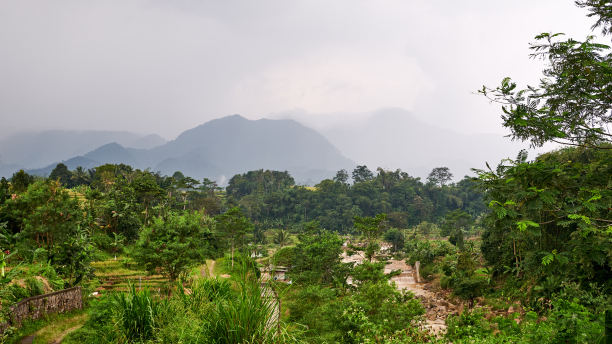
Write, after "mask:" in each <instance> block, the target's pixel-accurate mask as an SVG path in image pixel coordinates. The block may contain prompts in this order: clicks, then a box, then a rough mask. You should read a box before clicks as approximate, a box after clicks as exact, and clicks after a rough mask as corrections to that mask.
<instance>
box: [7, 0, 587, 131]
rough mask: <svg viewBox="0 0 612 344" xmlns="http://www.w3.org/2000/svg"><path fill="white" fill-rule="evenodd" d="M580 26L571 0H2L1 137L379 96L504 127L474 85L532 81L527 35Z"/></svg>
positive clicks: (535, 68) (456, 125)
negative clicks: (506, 78)
mask: <svg viewBox="0 0 612 344" xmlns="http://www.w3.org/2000/svg"><path fill="white" fill-rule="evenodd" d="M591 24H592V20H591V19H589V18H587V17H586V16H585V11H584V10H583V9H579V8H577V7H575V6H574V5H573V1H570V0H538V1H533V0H522V1H517V0H507V1H501V0H498V1H491V0H478V1H476V0H465V1H454V0H447V1H436V0H427V1H409V0H397V1H394V0H389V1H387V0H377V1H374V0H371V1H362V0H333V1H332V0H302V1H293V0H291V1H289V0H276V1H272V0H270V1H268V0H256V1H255V0H243V1H232V0H222V1H217V0H215V1H212V0H211V1H203V0H173V1H161V0H99V1H94V0H73V1H68V0H66V1H60V0H57V1H48V0H40V1H29V0H0V120H1V121H0V135H3V134H6V133H9V132H15V131H23V130H39V129H50V128H66V129H114V130H130V131H135V132H140V133H158V134H160V135H162V136H164V137H166V138H173V137H175V136H176V135H177V134H179V133H180V132H181V131H183V130H185V129H188V128H191V127H193V126H195V125H198V124H201V123H203V122H206V121H207V120H210V119H212V118H216V117H221V116H225V115H229V114H234V113H240V114H242V115H244V116H245V117H248V118H260V117H266V116H270V115H271V114H278V113H283V112H287V111H297V112H301V113H308V114H310V115H309V116H318V117H313V118H314V120H315V121H317V120H319V119H320V120H321V121H324V118H323V116H325V115H322V114H329V113H346V114H347V115H346V117H347V118H350V115H349V114H350V113H363V112H368V111H372V110H375V109H379V108H385V107H400V108H404V109H407V110H409V111H412V112H413V114H414V115H415V116H417V117H418V118H420V119H422V120H424V121H427V122H429V123H435V124H437V125H439V126H443V127H446V128H450V129H453V130H456V131H460V132H467V133H469V132H501V128H500V125H499V111H498V107H497V106H495V105H491V104H489V103H488V102H487V101H486V100H485V99H484V98H482V97H479V96H477V95H474V94H473V93H474V91H475V90H476V89H478V88H479V87H480V86H481V85H482V84H488V85H496V84H497V83H498V82H499V81H500V80H501V79H502V78H503V77H504V76H513V77H514V78H516V79H518V80H522V81H530V82H533V81H535V80H537V78H538V72H539V70H541V66H542V64H541V62H538V61H533V60H530V59H529V58H528V54H529V49H528V43H529V42H530V41H531V40H532V37H533V36H534V35H535V34H537V33H540V32H544V31H553V32H560V31H561V32H565V33H567V34H570V35H573V36H575V37H577V38H583V37H584V36H585V35H586V34H587V33H589V32H590V30H589V27H590V25H591Z"/></svg>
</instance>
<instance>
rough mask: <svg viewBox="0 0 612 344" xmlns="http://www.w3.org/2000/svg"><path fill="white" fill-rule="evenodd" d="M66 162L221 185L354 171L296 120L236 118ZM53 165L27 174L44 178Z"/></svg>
mask: <svg viewBox="0 0 612 344" xmlns="http://www.w3.org/2000/svg"><path fill="white" fill-rule="evenodd" d="M64 163H65V164H66V165H67V166H68V168H70V169H74V168H76V167H77V166H82V167H84V168H92V167H95V166H97V165H101V164H104V163H125V164H129V165H131V166H134V167H136V168H140V169H145V168H150V169H152V170H153V171H160V172H161V173H163V174H168V175H170V174H172V173H174V172H175V171H181V172H183V173H184V174H185V175H189V176H192V177H195V178H199V179H201V178H204V177H207V178H211V179H215V180H217V181H218V182H220V183H221V184H223V183H224V182H225V181H226V180H227V179H228V178H230V177H232V176H233V175H234V174H237V173H244V172H247V171H249V170H255V169H262V168H263V169H274V170H281V171H285V170H287V171H289V172H290V173H291V175H292V176H293V177H294V178H295V179H296V181H298V182H300V183H307V184H312V183H316V182H318V181H320V180H321V179H324V178H329V177H332V176H333V175H334V174H335V172H336V171H337V170H339V169H342V168H347V169H350V168H352V167H353V166H354V163H353V162H352V161H351V160H349V159H347V158H346V157H344V156H343V155H342V154H341V153H340V151H339V150H338V149H337V148H336V147H334V146H333V145H332V144H331V143H330V142H329V141H328V140H327V139H326V138H325V137H324V136H322V135H321V134H319V133H318V132H316V131H315V130H313V129H310V128H307V127H305V126H303V125H301V124H299V123H298V122H296V121H293V120H269V119H260V120H248V119H246V118H244V117H242V116H240V115H233V116H227V117H223V118H219V119H215V120H212V121H209V122H206V123H204V124H202V125H200V126H197V127H195V128H193V129H189V130H187V131H185V132H183V133H182V134H180V135H179V136H178V137H177V138H176V139H175V140H172V141H169V142H167V143H165V144H163V145H160V146H157V147H153V148H150V149H135V148H127V147H124V146H123V145H120V144H118V143H109V144H106V145H103V146H100V147H98V148H96V149H94V150H92V151H90V152H88V153H86V154H83V155H81V156H78V157H74V158H71V159H68V160H65V161H64ZM55 165H56V163H53V164H50V165H48V166H47V167H45V168H42V169H37V170H32V171H31V172H32V173H35V174H38V175H48V174H49V173H50V172H51V170H52V169H53V168H54V167H55Z"/></svg>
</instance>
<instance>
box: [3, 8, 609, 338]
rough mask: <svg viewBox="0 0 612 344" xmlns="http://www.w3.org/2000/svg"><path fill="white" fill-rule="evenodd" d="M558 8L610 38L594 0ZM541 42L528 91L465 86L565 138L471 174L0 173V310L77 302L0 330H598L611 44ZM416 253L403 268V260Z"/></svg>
mask: <svg viewBox="0 0 612 344" xmlns="http://www.w3.org/2000/svg"><path fill="white" fill-rule="evenodd" d="M578 5H579V6H584V7H588V8H589V9H590V11H591V15H592V16H594V17H596V18H598V21H597V24H596V26H597V27H600V28H601V29H602V31H603V33H604V35H608V34H610V30H611V25H612V19H611V17H610V13H609V12H610V11H609V6H608V7H606V6H607V5H606V4H605V2H598V1H579V2H578ZM560 37H561V36H559V35H554V34H542V35H539V36H538V37H537V40H538V43H536V44H535V45H534V46H533V49H534V50H535V56H537V57H545V58H546V59H547V60H548V63H549V65H548V66H547V67H546V68H545V70H544V75H545V78H544V79H543V80H542V81H541V83H540V86H538V87H528V88H527V89H524V90H517V89H516V84H515V83H513V82H511V81H510V79H504V80H503V82H502V85H501V86H500V87H498V88H495V89H491V88H487V87H484V88H483V89H482V93H483V94H484V95H486V96H488V97H490V98H491V99H493V100H495V101H498V102H502V103H504V105H503V109H502V111H503V115H502V118H503V121H504V126H506V127H507V128H509V129H510V130H511V132H512V136H513V138H515V139H520V140H526V141H530V142H531V144H532V145H534V146H541V145H542V144H544V143H546V142H551V141H552V142H560V143H563V144H565V146H564V147H562V148H559V149H557V150H555V151H552V152H548V153H545V154H542V155H540V156H538V157H536V158H535V159H534V160H528V157H527V154H526V153H525V152H524V151H522V152H520V153H519V154H518V156H517V157H516V159H514V160H505V161H502V162H501V163H500V164H499V165H498V166H497V167H496V168H491V167H489V166H488V169H487V170H477V171H476V173H477V178H469V177H465V178H463V179H462V180H461V181H459V182H457V183H453V182H452V174H451V172H450V171H449V169H448V168H445V167H437V168H435V169H433V170H432V172H431V174H430V175H429V177H428V178H427V180H426V182H422V181H421V180H420V179H419V178H414V177H411V176H409V175H408V174H407V173H405V172H402V171H400V170H396V171H387V170H384V169H381V168H379V169H377V170H376V173H375V172H373V171H371V170H370V169H368V167H367V166H365V165H360V166H357V167H356V168H355V169H354V170H353V171H351V173H349V172H348V171H346V170H341V171H338V172H337V174H336V176H335V177H334V178H332V179H326V180H323V181H321V182H320V183H319V184H317V185H316V186H315V187H305V186H299V185H295V182H294V179H293V178H292V177H291V176H290V175H289V173H287V172H279V171H268V170H265V171H264V170H258V171H250V172H247V173H245V174H239V175H236V176H234V177H232V178H231V179H230V181H229V184H228V185H227V187H226V188H225V189H223V188H220V187H218V186H217V184H216V183H215V182H213V181H211V180H209V179H204V180H202V181H198V180H195V179H193V178H191V177H189V176H185V175H184V174H183V173H181V172H179V171H177V172H175V173H174V174H173V175H172V176H162V175H160V174H159V173H152V172H150V171H146V170H145V171H142V170H138V169H136V170H135V169H133V168H132V167H130V166H127V165H123V164H119V165H113V164H107V165H102V166H99V167H97V168H95V169H91V170H88V171H85V170H83V169H82V168H77V169H76V170H74V171H70V170H69V169H68V168H67V167H66V166H65V165H63V164H58V165H57V167H56V168H55V169H54V170H53V171H52V173H51V176H50V177H49V178H36V177H33V176H30V175H29V174H28V173H26V172H24V171H19V172H17V173H15V174H14V175H13V176H12V178H10V179H9V180H7V179H4V178H3V179H1V180H0V249H1V251H2V253H1V256H0V259H1V260H0V267H1V277H0V306H1V307H0V309H1V310H2V312H1V313H0V315H1V317H0V323H5V322H8V321H9V318H10V317H9V315H10V310H11V308H10V307H11V306H12V305H14V304H15V303H17V302H19V301H20V300H22V299H24V298H28V297H31V296H34V295H40V294H44V293H49V292H51V291H56V290H61V289H64V288H67V287H71V286H75V285H79V286H82V287H83V290H84V295H85V305H86V310H85V311H83V312H76V313H73V314H67V315H50V316H48V317H47V318H45V319H42V320H40V321H37V322H26V323H25V325H24V327H22V328H21V329H20V330H18V329H15V328H12V327H9V328H8V329H7V330H6V331H5V332H4V334H3V337H1V340H0V341H1V342H15V341H17V340H18V339H19V338H21V337H24V336H26V335H30V334H34V333H35V334H36V335H37V336H39V337H40V338H41V340H47V341H51V340H57V339H58V338H60V339H61V338H63V340H64V342H65V343H85V342H86V343H131V342H140V343H154V342H160V343H202V342H203V343H423V342H429V343H448V342H452V343H533V342H538V343H604V342H606V341H608V342H609V341H610V333H607V334H606V333H605V330H606V323H605V322H606V317H607V318H608V322H609V321H610V320H609V319H610V314H611V313H610V312H611V306H612V299H611V298H610V295H612V284H611V283H612V282H611V281H612V260H611V257H612V221H611V220H610V219H611V218H612V179H611V178H612V144H611V140H610V138H611V137H612V136H611V134H610V133H609V132H608V129H607V125H609V123H610V113H612V112H611V110H612V105H611V104H612V102H611V100H612V99H611V98H610V95H611V94H612V89H610V85H612V82H611V81H612V73H611V71H612V68H611V66H610V58H611V56H612V54H611V52H610V48H609V47H608V46H606V45H603V44H599V43H595V38H592V37H589V38H588V39H587V40H586V41H584V42H579V41H575V40H572V39H568V40H565V41H562V40H560ZM349 176H350V177H349ZM351 178H352V180H351ZM417 262H418V263H419V265H420V274H421V276H413V270H412V268H411V267H407V265H406V264H405V263H407V264H410V265H416V263H417ZM413 277H422V278H423V279H424V280H425V281H427V284H426V286H427V287H424V285H423V284H416V283H415V282H413V281H412V278H413ZM400 282H401V283H402V285H403V287H402V288H399V284H400ZM415 294H417V295H419V296H418V297H417V296H415ZM432 304H433V306H432ZM85 312H86V313H85ZM81 325H82V326H81ZM434 325H436V326H442V327H445V328H443V331H442V332H441V333H437V334H434V333H432V332H431V331H430V330H429V329H433V328H434V327H433V326H434ZM608 326H609V323H608ZM444 330H445V331H444ZM608 330H609V328H608ZM606 335H607V337H606Z"/></svg>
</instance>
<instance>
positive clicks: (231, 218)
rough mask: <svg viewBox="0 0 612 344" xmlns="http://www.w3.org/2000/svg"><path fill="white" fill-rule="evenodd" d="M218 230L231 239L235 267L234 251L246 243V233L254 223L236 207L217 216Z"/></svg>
mask: <svg viewBox="0 0 612 344" xmlns="http://www.w3.org/2000/svg"><path fill="white" fill-rule="evenodd" d="M216 219H217V230H218V231H219V232H220V233H221V235H223V236H224V237H226V238H227V239H228V240H229V241H230V250H231V259H232V268H233V267H234V251H235V250H236V249H237V248H240V247H241V246H242V245H244V237H245V235H246V234H247V233H248V232H250V231H252V229H253V225H252V224H251V222H250V221H249V219H247V218H246V217H245V216H244V214H243V213H242V210H241V209H240V207H234V208H231V209H229V210H228V211H226V212H225V213H224V214H221V215H219V216H217V217H216Z"/></svg>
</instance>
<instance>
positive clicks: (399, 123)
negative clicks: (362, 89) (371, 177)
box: [282, 108, 527, 179]
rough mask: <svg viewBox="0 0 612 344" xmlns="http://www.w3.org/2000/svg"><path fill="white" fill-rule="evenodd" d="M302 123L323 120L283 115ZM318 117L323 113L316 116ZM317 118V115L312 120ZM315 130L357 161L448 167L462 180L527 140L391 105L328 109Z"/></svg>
mask: <svg viewBox="0 0 612 344" xmlns="http://www.w3.org/2000/svg"><path fill="white" fill-rule="evenodd" d="M282 116H283V117H289V118H295V119H297V120H298V121H300V122H302V123H306V124H307V125H308V124H311V123H312V124H314V122H315V121H319V122H321V121H323V120H320V119H319V118H317V117H316V115H315V116H312V115H310V114H299V113H297V114H290V113H288V114H283V115H282ZM319 117H321V116H319ZM314 118H316V119H314ZM324 119H325V120H326V121H327V123H326V124H324V125H319V127H315V128H317V130H318V131H319V132H321V133H322V134H323V135H325V136H326V137H327V138H328V139H329V141H330V142H331V143H332V144H333V145H334V146H336V147H338V149H339V150H340V151H341V152H342V153H343V154H345V155H346V156H347V157H349V158H350V159H352V160H353V161H355V162H356V163H357V164H367V165H368V166H369V167H370V169H372V170H374V169H376V168H377V167H383V168H386V169H397V168H401V169H402V170H404V171H406V172H408V173H409V174H411V175H414V176H419V177H426V176H427V175H428V174H429V172H430V171H431V170H432V169H433V168H434V167H439V166H447V167H449V168H450V169H451V172H452V173H453V174H454V175H455V178H456V179H461V178H462V177H463V176H464V175H466V174H472V173H471V171H470V169H471V168H484V167H485V162H489V164H490V165H491V166H496V165H497V163H498V162H499V161H500V160H501V159H504V158H507V157H512V158H514V157H516V154H517V153H518V152H519V150H520V149H522V148H527V147H526V146H527V145H526V144H522V143H518V142H512V141H510V140H509V139H508V138H507V137H504V136H503V135H499V134H469V135H468V134H462V133H457V132H453V131H451V130H446V129H442V128H440V127H437V126H435V125H431V124H427V123H424V122H422V121H420V120H418V119H417V118H416V117H415V116H413V115H412V114H411V113H410V112H408V111H406V110H403V109H397V108H391V109H382V110H378V111H374V112H371V113H366V114H354V115H351V114H330V115H326V116H325V118H324Z"/></svg>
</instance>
